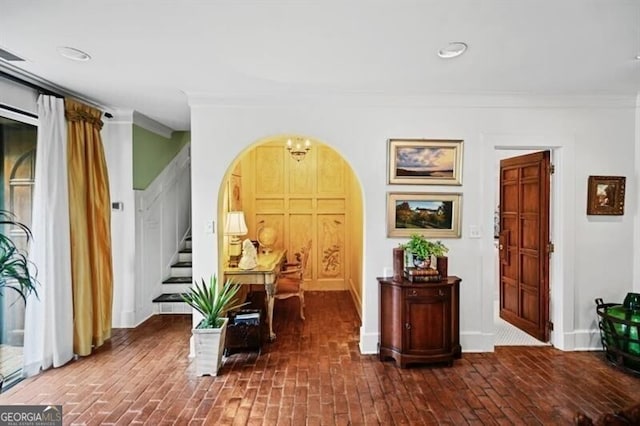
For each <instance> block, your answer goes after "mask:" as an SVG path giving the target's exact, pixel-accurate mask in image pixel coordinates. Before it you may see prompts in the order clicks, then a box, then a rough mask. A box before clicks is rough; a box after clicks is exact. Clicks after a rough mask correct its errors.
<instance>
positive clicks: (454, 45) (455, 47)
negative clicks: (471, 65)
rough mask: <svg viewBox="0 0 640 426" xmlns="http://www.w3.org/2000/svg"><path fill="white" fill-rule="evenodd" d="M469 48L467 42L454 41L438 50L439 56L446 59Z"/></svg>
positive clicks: (458, 54) (456, 55)
mask: <svg viewBox="0 0 640 426" xmlns="http://www.w3.org/2000/svg"><path fill="white" fill-rule="evenodd" d="M465 50H467V43H463V42H461V41H452V42H451V43H449V44H448V45H447V46H446V47H443V48H442V49H440V50H438V56H440V57H441V58H444V59H451V58H455V57H458V56H460V55H462V54H463V53H464V52H465Z"/></svg>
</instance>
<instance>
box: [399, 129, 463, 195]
mask: <svg viewBox="0 0 640 426" xmlns="http://www.w3.org/2000/svg"><path fill="white" fill-rule="evenodd" d="M389 183H390V184H400V185H407V184H409V185H413V184H415V185H462V140H435V139H389Z"/></svg>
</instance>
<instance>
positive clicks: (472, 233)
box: [469, 225, 482, 238]
mask: <svg viewBox="0 0 640 426" xmlns="http://www.w3.org/2000/svg"><path fill="white" fill-rule="evenodd" d="M469 238H482V232H481V231H480V227H479V226H478V225H471V226H469Z"/></svg>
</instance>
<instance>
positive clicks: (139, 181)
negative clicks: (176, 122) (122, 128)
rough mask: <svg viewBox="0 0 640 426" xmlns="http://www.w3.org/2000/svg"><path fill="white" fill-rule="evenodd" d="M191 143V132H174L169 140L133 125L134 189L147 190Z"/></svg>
mask: <svg viewBox="0 0 640 426" xmlns="http://www.w3.org/2000/svg"><path fill="white" fill-rule="evenodd" d="M190 141H191V132H173V134H172V135H171V139H167V138H165V137H162V136H160V135H157V134H155V133H153V132H150V131H148V130H147V129H143V128H142V127H138V126H136V125H135V124H134V125H133V189H145V188H146V187H148V186H149V184H150V183H151V182H153V180H154V179H155V178H156V177H157V176H158V175H159V174H160V172H162V170H164V168H165V167H166V166H167V164H169V162H171V160H173V158H174V157H175V156H176V155H177V154H178V152H180V150H181V149H182V147H183V146H185V145H186V144H188V143H189V142H190Z"/></svg>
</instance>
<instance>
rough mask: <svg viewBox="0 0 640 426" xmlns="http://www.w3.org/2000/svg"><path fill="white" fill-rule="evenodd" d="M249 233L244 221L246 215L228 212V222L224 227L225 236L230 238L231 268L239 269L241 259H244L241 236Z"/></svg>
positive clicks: (239, 212) (238, 212)
mask: <svg viewBox="0 0 640 426" xmlns="http://www.w3.org/2000/svg"><path fill="white" fill-rule="evenodd" d="M247 232H248V229H247V224H246V222H245V221H244V213H243V212H241V211H232V212H227V222H226V223H225V225H224V235H228V236H229V237H231V238H229V267H230V268H237V267H238V262H239V261H240V257H242V245H241V241H240V238H238V237H240V236H241V235H246V234H247Z"/></svg>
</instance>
